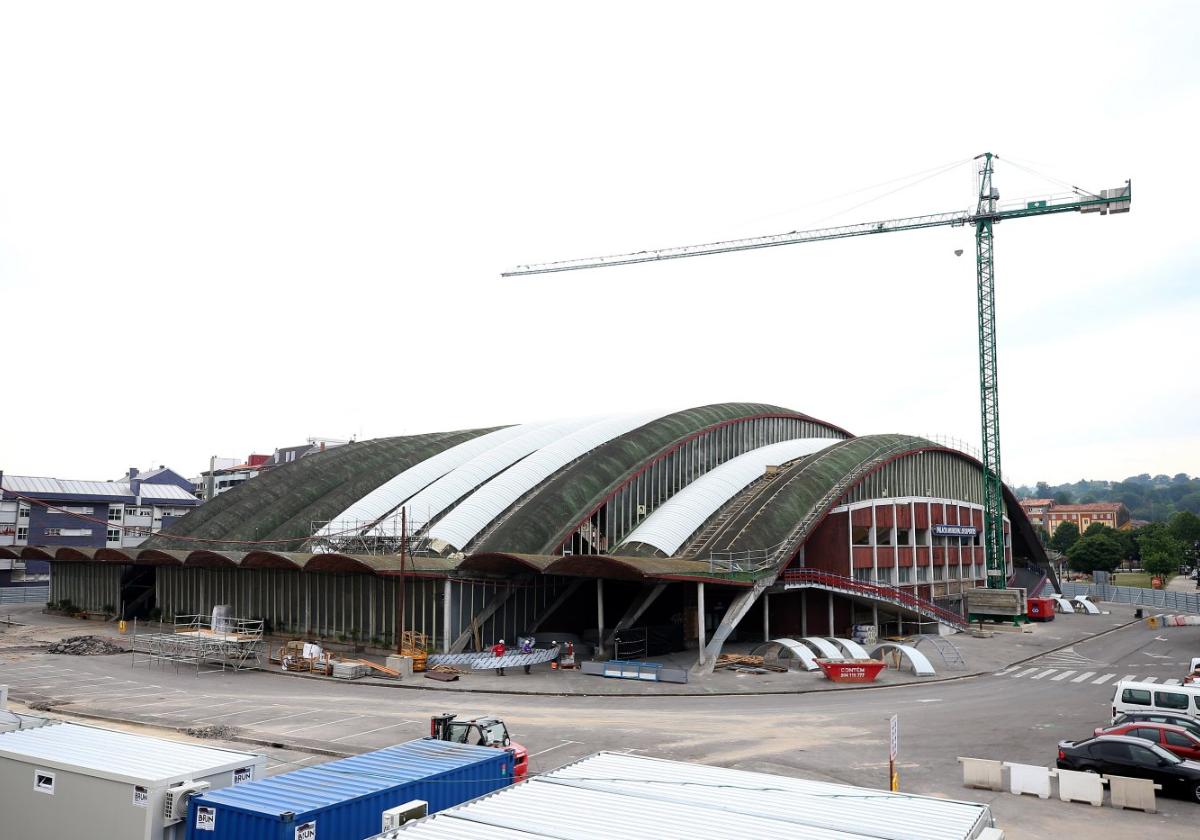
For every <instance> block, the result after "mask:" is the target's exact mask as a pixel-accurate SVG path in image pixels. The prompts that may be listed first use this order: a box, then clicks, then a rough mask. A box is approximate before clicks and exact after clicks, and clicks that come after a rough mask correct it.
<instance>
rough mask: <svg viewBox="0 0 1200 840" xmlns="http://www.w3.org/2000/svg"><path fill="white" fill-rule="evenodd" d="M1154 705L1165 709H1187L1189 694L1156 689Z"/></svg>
mask: <svg viewBox="0 0 1200 840" xmlns="http://www.w3.org/2000/svg"><path fill="white" fill-rule="evenodd" d="M1154 705H1156V706H1161V707H1162V708H1164V709H1186V708H1187V707H1188V696H1187V695H1186V694H1180V693H1178V692H1175V691H1156V692H1154Z"/></svg>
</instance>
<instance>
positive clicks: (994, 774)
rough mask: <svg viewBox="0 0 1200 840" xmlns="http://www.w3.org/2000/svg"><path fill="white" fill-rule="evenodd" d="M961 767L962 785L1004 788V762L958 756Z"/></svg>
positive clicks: (992, 788) (988, 788) (984, 788)
mask: <svg viewBox="0 0 1200 840" xmlns="http://www.w3.org/2000/svg"><path fill="white" fill-rule="evenodd" d="M958 763H959V764H961V765H962V768H963V786H964V787H969V788H980V789H981V790H1004V764H1003V762H1000V761H993V760H992V759H990V758H964V757H963V756H961V755H960V756H959V757H958Z"/></svg>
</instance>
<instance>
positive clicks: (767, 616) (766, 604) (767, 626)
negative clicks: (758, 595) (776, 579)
mask: <svg viewBox="0 0 1200 840" xmlns="http://www.w3.org/2000/svg"><path fill="white" fill-rule="evenodd" d="M763 641H764V642H769V641H771V596H770V595H768V594H766V593H763Z"/></svg>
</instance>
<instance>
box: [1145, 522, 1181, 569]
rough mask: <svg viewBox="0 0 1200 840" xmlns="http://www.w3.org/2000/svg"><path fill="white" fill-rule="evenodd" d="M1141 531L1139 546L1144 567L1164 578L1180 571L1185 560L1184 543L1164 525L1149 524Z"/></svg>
mask: <svg viewBox="0 0 1200 840" xmlns="http://www.w3.org/2000/svg"><path fill="white" fill-rule="evenodd" d="M1141 531H1142V533H1140V534H1138V547H1139V548H1140V549H1141V552H1142V568H1143V569H1145V570H1146V571H1147V572H1149V573H1150V574H1152V575H1156V576H1158V577H1163V578H1165V577H1167V576H1168V575H1172V574H1175V573H1176V572H1178V571H1179V566H1180V564H1181V563H1182V562H1183V543H1181V542H1180V541H1179V540H1177V539H1175V538H1174V537H1172V536H1171V534H1170V533H1169V532H1168V530H1167V529H1166V528H1165V527H1163V526H1162V525H1159V526H1157V527H1155V526H1152V525H1147V526H1146V527H1145V528H1142V529H1141Z"/></svg>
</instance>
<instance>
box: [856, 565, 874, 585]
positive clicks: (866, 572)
mask: <svg viewBox="0 0 1200 840" xmlns="http://www.w3.org/2000/svg"><path fill="white" fill-rule="evenodd" d="M854 579H855V580H861V581H864V582H865V581H869V580H870V579H871V569H870V567H868V568H865V569H855V570H854Z"/></svg>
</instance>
